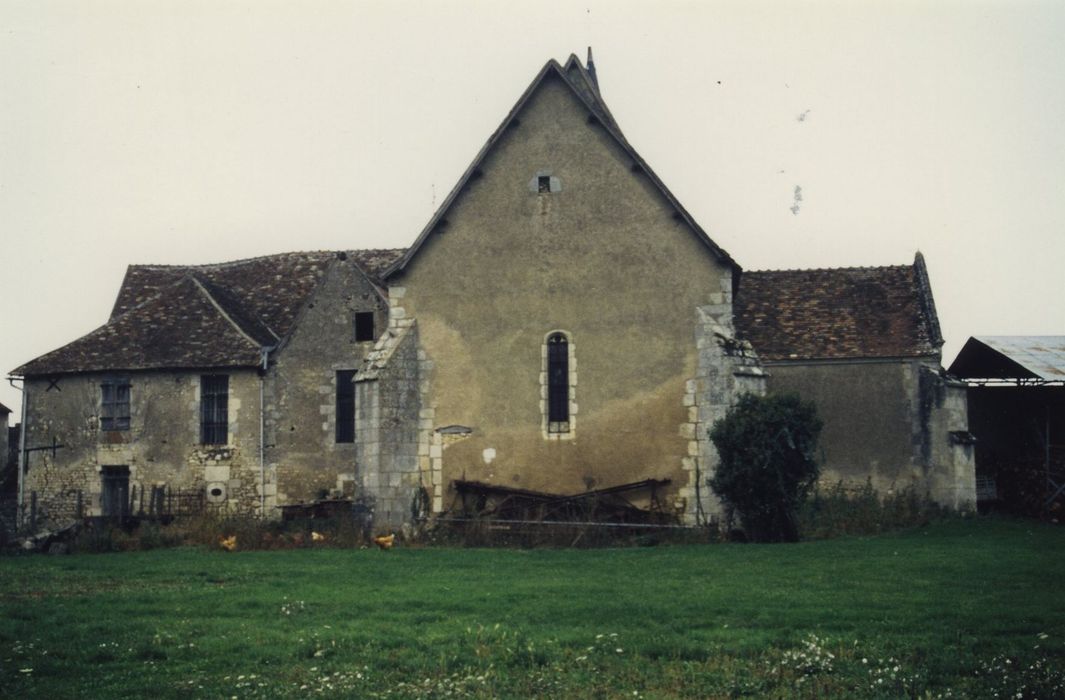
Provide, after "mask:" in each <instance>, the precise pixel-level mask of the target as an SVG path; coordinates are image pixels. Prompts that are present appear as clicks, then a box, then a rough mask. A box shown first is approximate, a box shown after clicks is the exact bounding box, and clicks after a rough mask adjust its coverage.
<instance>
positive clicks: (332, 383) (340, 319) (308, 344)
mask: <svg viewBox="0 0 1065 700" xmlns="http://www.w3.org/2000/svg"><path fill="white" fill-rule="evenodd" d="M358 311H373V312H374V316H375V319H374V320H375V323H376V331H377V335H378V336H379V335H380V334H381V333H382V332H383V331H384V329H385V327H386V326H387V324H388V306H387V304H386V303H385V302H384V301H383V300H382V299H381V297H380V296H379V295H378V293H377V292H376V291H375V290H374V288H373V286H372V285H371V284H370V282H369V281H368V280H367V279H366V277H365V276H364V275H363V274H362V273H361V272H360V271H359V270H358V269H357V268H356V267H355V265H354V264H353V263H352V262H350V261H340V260H338V261H336V262H335V263H334V264H332V265H331V266H330V268H329V270H328V271H327V272H326V274H325V277H324V279H323V280H322V281H321V282H320V284H319V287H318V290H317V291H316V293H315V296H314V298H313V299H312V301H311V302H310V303H309V304H308V305H307V307H306V308H305V309H304V311H303V315H302V316H301V317H300V319H299V321H298V323H297V325H296V330H295V332H294V333H293V335H292V337H291V338H290V339H289V341H288V342H287V343H286V344H285V346H284V347H283V348H282V349H281V351H280V352H279V353H277V355H276V358H275V360H274V361H273V364H272V366H271V369H270V371H269V375H268V378H267V392H268V401H267V414H266V436H267V439H266V445H267V448H266V463H267V481H268V484H267V490H266V493H267V499H268V502H267V508H270V507H271V506H272V505H274V504H275V503H276V504H284V503H299V502H309V501H313V500H314V499H316V498H319V497H320V496H321V495H322V492H323V491H325V492H331V491H334V490H339V491H341V492H343V493H345V495H347V496H352V495H354V494H353V489H354V483H355V471H356V465H355V444H354V443H339V444H338V443H337V441H336V391H337V385H336V372H337V370H341V369H358V368H359V365H360V364H361V362H362V359H363V357H364V356H365V355H366V353H367V352H368V351H369V350H370V349H371V348H372V347H373V342H372V341H371V342H356V341H355V334H354V318H355V313H356V312H358Z"/></svg>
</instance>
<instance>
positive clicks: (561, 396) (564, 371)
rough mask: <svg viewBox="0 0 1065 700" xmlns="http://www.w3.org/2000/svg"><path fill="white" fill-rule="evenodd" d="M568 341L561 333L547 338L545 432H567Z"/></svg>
mask: <svg viewBox="0 0 1065 700" xmlns="http://www.w3.org/2000/svg"><path fill="white" fill-rule="evenodd" d="M569 384H570V381H569V341H568V340H567V339H566V336H565V335H563V334H562V333H554V334H552V335H551V336H550V337H549V338H548V339H547V432H549V433H568V432H569Z"/></svg>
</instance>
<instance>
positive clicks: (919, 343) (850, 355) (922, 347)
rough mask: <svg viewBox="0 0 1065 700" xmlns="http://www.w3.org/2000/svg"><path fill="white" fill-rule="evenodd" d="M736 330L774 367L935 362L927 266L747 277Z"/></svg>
mask: <svg viewBox="0 0 1065 700" xmlns="http://www.w3.org/2000/svg"><path fill="white" fill-rule="evenodd" d="M734 313H735V319H736V329H737V332H738V333H739V334H740V336H741V337H743V338H745V339H747V340H749V341H751V343H752V344H753V345H754V349H755V350H756V351H757V352H758V354H759V356H760V357H761V358H762V359H763V360H765V361H769V362H773V361H787V360H792V361H794V360H834V359H864V358H886V357H923V356H928V355H935V354H937V353H938V352H939V348H940V346H941V345H942V344H943V338H942V336H941V335H940V332H939V321H938V319H937V317H936V311H935V304H934V302H933V300H932V294H931V290H930V287H929V285H928V275H927V271H926V270H925V266H924V259H923V258H922V257H921V254H920V253H918V254H917V257H916V258H915V260H914V264H913V265H895V266H890V267H859V268H837V269H827V270H775V271H753V272H745V273H744V275H743V279H742V280H741V282H740V289H739V292H738V293H737V295H736V300H735V304H734Z"/></svg>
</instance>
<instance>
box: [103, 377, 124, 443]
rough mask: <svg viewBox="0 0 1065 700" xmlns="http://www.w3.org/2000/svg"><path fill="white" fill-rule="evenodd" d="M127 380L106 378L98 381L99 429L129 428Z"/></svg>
mask: <svg viewBox="0 0 1065 700" xmlns="http://www.w3.org/2000/svg"><path fill="white" fill-rule="evenodd" d="M129 393H130V392H129V380H128V379H118V378H108V379H105V380H103V381H102V382H100V429H101V430H104V431H116V430H129Z"/></svg>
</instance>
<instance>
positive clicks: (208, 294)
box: [186, 273, 277, 347]
mask: <svg viewBox="0 0 1065 700" xmlns="http://www.w3.org/2000/svg"><path fill="white" fill-rule="evenodd" d="M186 277H188V279H190V280H192V283H193V284H195V285H196V287H197V288H198V289H199V290H200V292H201V293H202V294H203V295H204V296H205V297H207V301H209V302H210V303H211V306H213V307H214V308H215V309H216V310H217V311H218V313H220V314H221V315H222V318H224V319H225V320H227V321H229V325H231V326H233V327H234V328H236V329H237V332H238V333H240V334H241V335H242V336H244V338H245V339H247V340H248V342H250V343H251V344H252V345H254V346H255V347H262V343H260V342H259V341H257V340H256V339H255V338H253V337H252V335H251V333H249V332H248V331H247V330H245V329H244V327H243V326H241V325H240V324H239V323H237V321H236V319H235V318H233V314H231V313H229V311H227V310H226V308H225V306H224V305H223V304H222V302H221V301H219V300H218V299H216V298H215V296H214V295H213V294H211V291H210V290H209V289H208V288H207V286H206V285H205V284H204V283H203V282H202V281H200V280H199V279H198V278H197V277H196V276H195V275H193V274H191V273H189V274H188V275H186ZM212 286H213V285H212ZM264 325H265V324H264ZM268 330H269V329H268ZM270 333H271V334H272V335H274V336H275V337H276V335H277V334H276V333H274V332H273V331H270Z"/></svg>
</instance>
